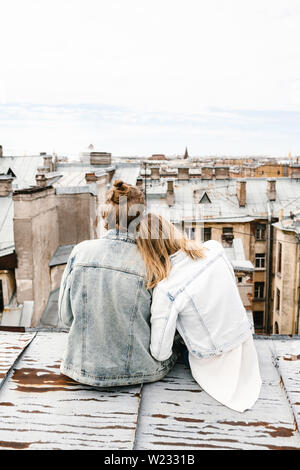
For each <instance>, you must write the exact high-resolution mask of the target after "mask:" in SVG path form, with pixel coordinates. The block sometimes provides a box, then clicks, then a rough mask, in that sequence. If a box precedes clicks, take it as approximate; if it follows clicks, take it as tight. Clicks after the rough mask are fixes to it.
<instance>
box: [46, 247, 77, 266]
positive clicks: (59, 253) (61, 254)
mask: <svg viewBox="0 0 300 470" xmlns="http://www.w3.org/2000/svg"><path fill="white" fill-rule="evenodd" d="M74 246H75V245H63V246H59V247H58V248H57V249H56V251H55V253H54V255H53V256H52V258H51V260H50V262H49V266H50V267H51V266H58V265H59V264H66V263H67V261H68V258H69V256H70V253H71V251H72V250H73V248H74Z"/></svg>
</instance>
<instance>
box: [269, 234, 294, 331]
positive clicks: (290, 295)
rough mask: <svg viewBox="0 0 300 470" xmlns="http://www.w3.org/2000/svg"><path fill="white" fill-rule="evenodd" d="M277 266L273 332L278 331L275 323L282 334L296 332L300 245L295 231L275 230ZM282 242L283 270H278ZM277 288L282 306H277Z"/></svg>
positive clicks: (275, 267)
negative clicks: (279, 244) (279, 249)
mask: <svg viewBox="0 0 300 470" xmlns="http://www.w3.org/2000/svg"><path fill="white" fill-rule="evenodd" d="M275 232H276V235H275V248H274V251H275V266H274V272H275V274H274V282H273V296H274V305H273V332H274V333H275V332H276V328H275V323H277V325H278V329H279V333H280V334H294V333H295V332H296V329H297V328H296V321H297V310H298V284H299V265H300V260H299V245H298V244H297V242H296V237H295V233H294V232H288V231H283V230H280V229H278V228H276V230H275ZM279 242H280V243H282V259H281V272H279V271H278V263H279V251H278V243H279ZM277 289H278V290H279V292H280V308H279V309H278V308H277V301H276V299H277ZM298 331H299V330H298Z"/></svg>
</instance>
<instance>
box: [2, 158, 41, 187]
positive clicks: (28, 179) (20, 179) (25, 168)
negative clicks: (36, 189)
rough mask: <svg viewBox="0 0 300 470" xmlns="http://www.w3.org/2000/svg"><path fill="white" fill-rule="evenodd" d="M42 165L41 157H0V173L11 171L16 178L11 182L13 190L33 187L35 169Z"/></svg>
mask: <svg viewBox="0 0 300 470" xmlns="http://www.w3.org/2000/svg"><path fill="white" fill-rule="evenodd" d="M42 165H43V157H42V156H32V155H30V156H29V155H28V156H25V157H1V158H0V173H5V174H6V173H7V171H8V170H9V168H11V169H12V171H13V172H14V174H15V175H16V178H15V180H14V182H13V188H14V189H23V188H28V187H29V186H33V185H35V184H36V183H35V175H36V172H37V168H38V167H39V166H42Z"/></svg>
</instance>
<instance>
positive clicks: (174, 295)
mask: <svg viewBox="0 0 300 470" xmlns="http://www.w3.org/2000/svg"><path fill="white" fill-rule="evenodd" d="M204 247H205V248H206V250H205V255H206V256H205V258H200V259H197V260H195V261H194V260H192V259H191V258H190V257H189V256H188V255H187V254H186V253H184V252H182V251H178V252H177V253H175V254H174V255H172V256H171V257H170V258H171V263H172V268H171V271H170V274H169V276H168V278H166V279H164V280H163V281H161V282H159V283H158V284H157V286H156V287H155V288H154V291H153V298H152V305H151V345H150V350H151V354H152V355H153V357H155V358H156V359H157V360H159V361H163V360H166V359H168V358H169V357H170V356H171V354H172V346H173V340H174V335H175V331H176V329H177V330H178V331H179V333H180V335H181V336H182V338H183V339H184V342H185V344H186V346H187V348H188V350H189V352H190V353H191V354H193V355H194V356H196V357H199V358H202V357H209V356H215V355H219V354H222V353H223V352H227V351H230V350H232V349H234V348H235V347H237V346H239V345H240V344H241V343H243V342H244V341H245V340H246V339H247V338H248V337H249V336H250V335H251V334H252V332H251V324H250V321H249V320H248V317H247V314H246V311H245V308H244V306H243V304H242V301H241V298H240V295H239V291H238V288H237V285H236V280H235V276H234V272H233V268H232V266H231V264H230V262H229V261H228V259H227V257H226V255H225V251H224V248H223V247H222V245H221V244H220V243H218V242H217V241H215V240H209V241H208V242H205V243H204Z"/></svg>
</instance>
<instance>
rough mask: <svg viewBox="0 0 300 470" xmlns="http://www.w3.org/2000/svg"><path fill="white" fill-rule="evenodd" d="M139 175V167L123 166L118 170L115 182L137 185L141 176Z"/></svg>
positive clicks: (114, 178) (114, 177)
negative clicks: (137, 180) (120, 181)
mask: <svg viewBox="0 0 300 470" xmlns="http://www.w3.org/2000/svg"><path fill="white" fill-rule="evenodd" d="M139 173H140V167H139V166H136V165H132V166H130V165H128V166H122V167H119V168H117V169H116V171H115V173H114V176H113V180H123V181H125V183H128V184H132V185H136V179H137V177H138V176H139Z"/></svg>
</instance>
